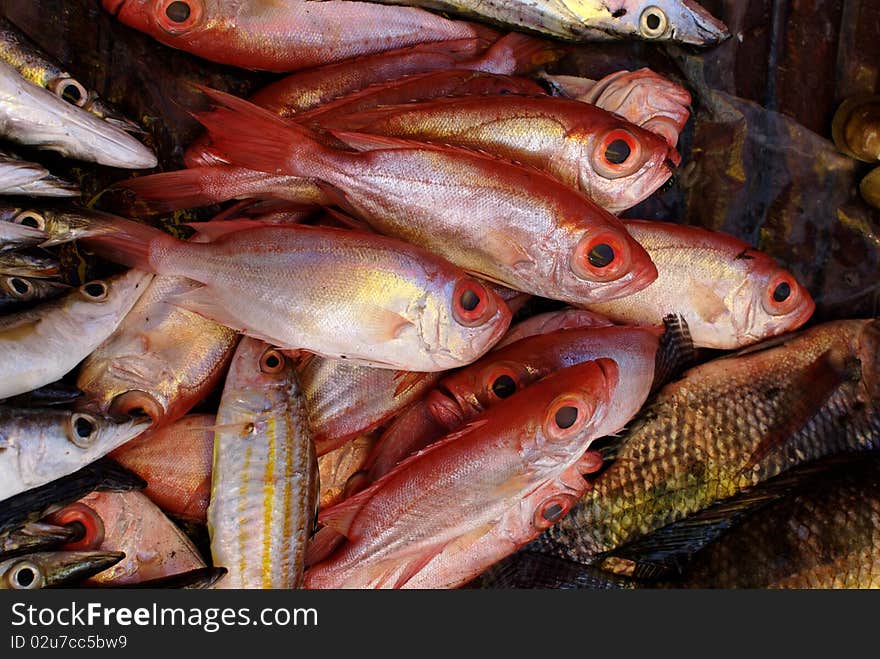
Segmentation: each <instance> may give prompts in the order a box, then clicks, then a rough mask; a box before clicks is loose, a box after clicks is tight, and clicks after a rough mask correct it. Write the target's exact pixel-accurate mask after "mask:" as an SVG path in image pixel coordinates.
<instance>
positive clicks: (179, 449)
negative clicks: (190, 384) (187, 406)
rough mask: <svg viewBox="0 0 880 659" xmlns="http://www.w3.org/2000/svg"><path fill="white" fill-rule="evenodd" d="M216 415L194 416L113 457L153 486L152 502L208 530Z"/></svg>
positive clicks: (154, 431) (157, 430)
mask: <svg viewBox="0 0 880 659" xmlns="http://www.w3.org/2000/svg"><path fill="white" fill-rule="evenodd" d="M215 425H216V424H215V417H214V415H213V414H190V415H187V416H185V417H183V418H182V419H178V420H177V421H175V422H174V423H172V424H170V425H167V426H164V427H160V428H154V429H152V430H151V431H150V432H147V433H144V434H143V435H141V436H140V437H138V438H136V439H134V440H132V441H130V442H128V443H126V444H124V445H123V446H120V447H119V448H118V449H116V450H115V451H113V452H112V453H111V454H110V457H111V458H113V459H114V460H116V461H117V462H118V463H119V464H121V465H122V466H123V467H126V468H128V469H131V470H132V471H133V472H135V473H136V474H138V475H139V476H141V477H142V478H143V479H144V480H145V481H147V488H146V489H145V490H144V494H146V495H147V496H148V497H149V498H150V500H151V501H152V502H153V503H155V504H156V505H157V506H159V507H160V508H161V509H162V510H163V511H165V512H166V513H168V514H169V515H172V516H173V517H176V518H179V519H185V520H191V521H194V522H198V523H200V524H204V523H205V520H206V519H207V511H208V501H209V499H210V495H211V463H212V460H213V457H214V426H215Z"/></svg>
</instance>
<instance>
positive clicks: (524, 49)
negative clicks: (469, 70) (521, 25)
mask: <svg viewBox="0 0 880 659" xmlns="http://www.w3.org/2000/svg"><path fill="white" fill-rule="evenodd" d="M568 50H569V49H568V48H567V47H566V46H563V45H562V44H558V43H551V42H549V41H546V40H544V39H539V38H537V37H532V36H529V35H527V34H520V33H519V32H511V33H510V34H508V35H505V36H503V37H501V38H500V39H499V40H498V41H496V42H495V43H494V44H492V46H491V47H490V48H489V49H488V50H487V51H486V52H485V53H483V54H482V55H481V56H480V58H479V59H478V60H477V62H476V63H475V65H474V68H475V69H476V70H478V71H484V72H486V73H496V74H500V75H524V74H526V73H531V72H532V71H534V70H535V69H539V68H541V67H542V66H545V65H547V64H551V63H553V62H555V61H557V60H560V59H562V58H563V57H564V56H565V55H566V53H567V52H568Z"/></svg>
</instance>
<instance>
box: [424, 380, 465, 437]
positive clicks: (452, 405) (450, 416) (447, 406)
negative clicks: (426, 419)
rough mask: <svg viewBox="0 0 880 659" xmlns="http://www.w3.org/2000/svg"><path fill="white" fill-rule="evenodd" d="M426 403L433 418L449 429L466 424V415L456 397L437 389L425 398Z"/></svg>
mask: <svg viewBox="0 0 880 659" xmlns="http://www.w3.org/2000/svg"><path fill="white" fill-rule="evenodd" d="M425 403H426V404H427V407H428V410H429V411H430V413H431V416H432V417H434V419H435V420H437V421H438V422H439V423H441V424H442V425H443V426H445V427H446V428H447V429H449V428H456V427H458V426H461V425H462V424H463V423H464V413H463V412H462V410H461V406H460V405H459V404H458V402H457V400H456V398H455V397H454V396H452V395H449V394H447V393H446V392H444V391H441V390H440V389H435V390H434V391H431V392H430V393H429V394H428V395H427V396H426V397H425Z"/></svg>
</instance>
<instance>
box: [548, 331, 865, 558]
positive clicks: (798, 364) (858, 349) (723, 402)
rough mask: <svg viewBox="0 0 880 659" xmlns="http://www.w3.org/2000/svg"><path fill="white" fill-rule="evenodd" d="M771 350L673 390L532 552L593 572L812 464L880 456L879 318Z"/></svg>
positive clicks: (719, 363) (703, 372) (718, 363)
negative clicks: (655, 535) (671, 528)
mask: <svg viewBox="0 0 880 659" xmlns="http://www.w3.org/2000/svg"><path fill="white" fill-rule="evenodd" d="M768 343H769V344H770V347H767V348H766V349H764V350H755V349H748V350H746V351H744V352H745V353H746V354H743V355H741V356H732V357H727V358H722V359H716V360H714V361H711V362H707V363H705V364H702V365H700V366H697V367H695V368H692V369H691V370H689V371H687V372H686V373H685V375H684V376H683V377H682V378H681V379H680V380H678V381H675V382H672V383H670V384H668V385H667V386H666V387H664V388H663V389H661V390H660V392H659V393H658V394H657V396H656V398H655V399H654V400H653V401H652V404H651V405H650V407H648V408H647V409H646V410H645V411H644V412H643V413H642V414H641V415H640V416H639V417H638V418H637V419H636V421H634V422H633V424H632V425H631V427H630V430H629V432H628V433H627V435H626V437H625V439H624V441H623V443H622V445H621V446H620V447H619V448H618V449H617V451H616V458H615V461H614V462H613V463H612V464H611V466H609V467H608V468H607V469H606V470H605V471H604V472H602V473H601V474H600V475H599V476H598V477H597V478H596V479H595V480H594V483H593V489H592V490H591V491H590V492H588V493H587V494H586V495H585V497H584V498H583V499H582V500H581V501H580V502H578V504H577V505H576V506H575V507H574V509H573V510H572V512H571V513H570V514H569V515H568V516H567V517H566V518H565V519H564V520H562V521H561V522H560V523H559V524H558V525H557V526H555V527H554V528H553V529H551V530H550V531H549V532H548V533H547V534H545V535H544V536H542V537H541V538H540V539H539V540H538V541H536V542H535V543H533V545H532V548H533V549H534V550H535V551H540V552H543V553H549V554H553V555H556V556H560V557H562V558H567V559H570V560H575V561H579V562H582V563H591V562H594V561H596V560H597V558H598V557H599V556H600V555H601V554H603V553H605V552H613V551H614V550H616V549H617V548H619V547H621V546H623V545H625V544H626V543H628V542H632V541H634V540H636V539H639V538H643V537H645V536H647V535H648V534H650V533H652V532H653V531H656V530H657V529H659V528H661V527H664V526H666V525H668V524H671V523H673V522H677V521H679V520H681V519H683V518H684V517H686V516H687V515H690V514H693V513H696V512H698V511H700V510H702V509H704V508H706V507H708V506H709V505H711V504H713V503H715V502H717V501H721V500H723V499H726V498H728V497H731V496H733V495H735V494H737V493H738V492H740V491H742V490H743V489H745V488H748V487H751V486H753V485H756V484H758V483H760V482H763V481H765V480H767V479H769V478H772V477H774V476H776V475H778V474H780V473H782V472H784V471H786V470H788V469H791V468H793V467H795V466H797V465H799V464H802V463H804V462H806V461H809V460H813V459H817V458H820V457H824V456H828V455H835V454H842V453H857V452H860V451H865V450H876V449H877V448H878V447H880V408H878V401H880V397H878V393H880V378H878V371H880V327H878V321H877V320H844V321H834V322H829V323H824V324H822V325H817V326H815V327H812V328H810V329H808V330H804V331H802V332H800V333H798V334H795V335H791V336H790V337H788V338H786V339H785V340H784V341H780V340H779V339H774V340H771V341H770V342H768ZM776 344H779V345H776ZM647 465H650V468H648V466H647Z"/></svg>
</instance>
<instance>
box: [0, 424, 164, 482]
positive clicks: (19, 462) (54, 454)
mask: <svg viewBox="0 0 880 659" xmlns="http://www.w3.org/2000/svg"><path fill="white" fill-rule="evenodd" d="M149 425H150V422H149V420H148V419H146V418H144V417H140V418H135V419H127V420H120V421H117V420H115V419H113V418H109V417H99V416H97V415H94V414H83V413H80V412H71V411H67V410H57V409H54V408H46V409H35V408H30V409H9V408H0V438H2V439H0V449H2V450H0V475H2V476H0V500H4V499H8V498H9V497H12V496H15V495H16V494H20V493H22V492H24V491H26V490H30V489H32V488H35V487H39V486H40V485H45V484H46V483H49V482H51V481H53V480H55V479H57V478H60V477H62V476H66V475H67V474H71V473H73V472H75V471H76V470H77V469H80V468H81V467H83V466H85V465H87V464H89V463H90V462H94V461H95V460H97V459H98V458H100V457H102V456H104V455H106V454H107V453H109V452H110V451H112V450H113V449H115V448H116V447H118V446H121V445H122V444H124V443H125V442H127V441H129V440H131V439H133V438H134V437H137V436H138V435H139V434H141V433H142V432H143V431H144V430H146V429H147V428H148V427H149Z"/></svg>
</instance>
